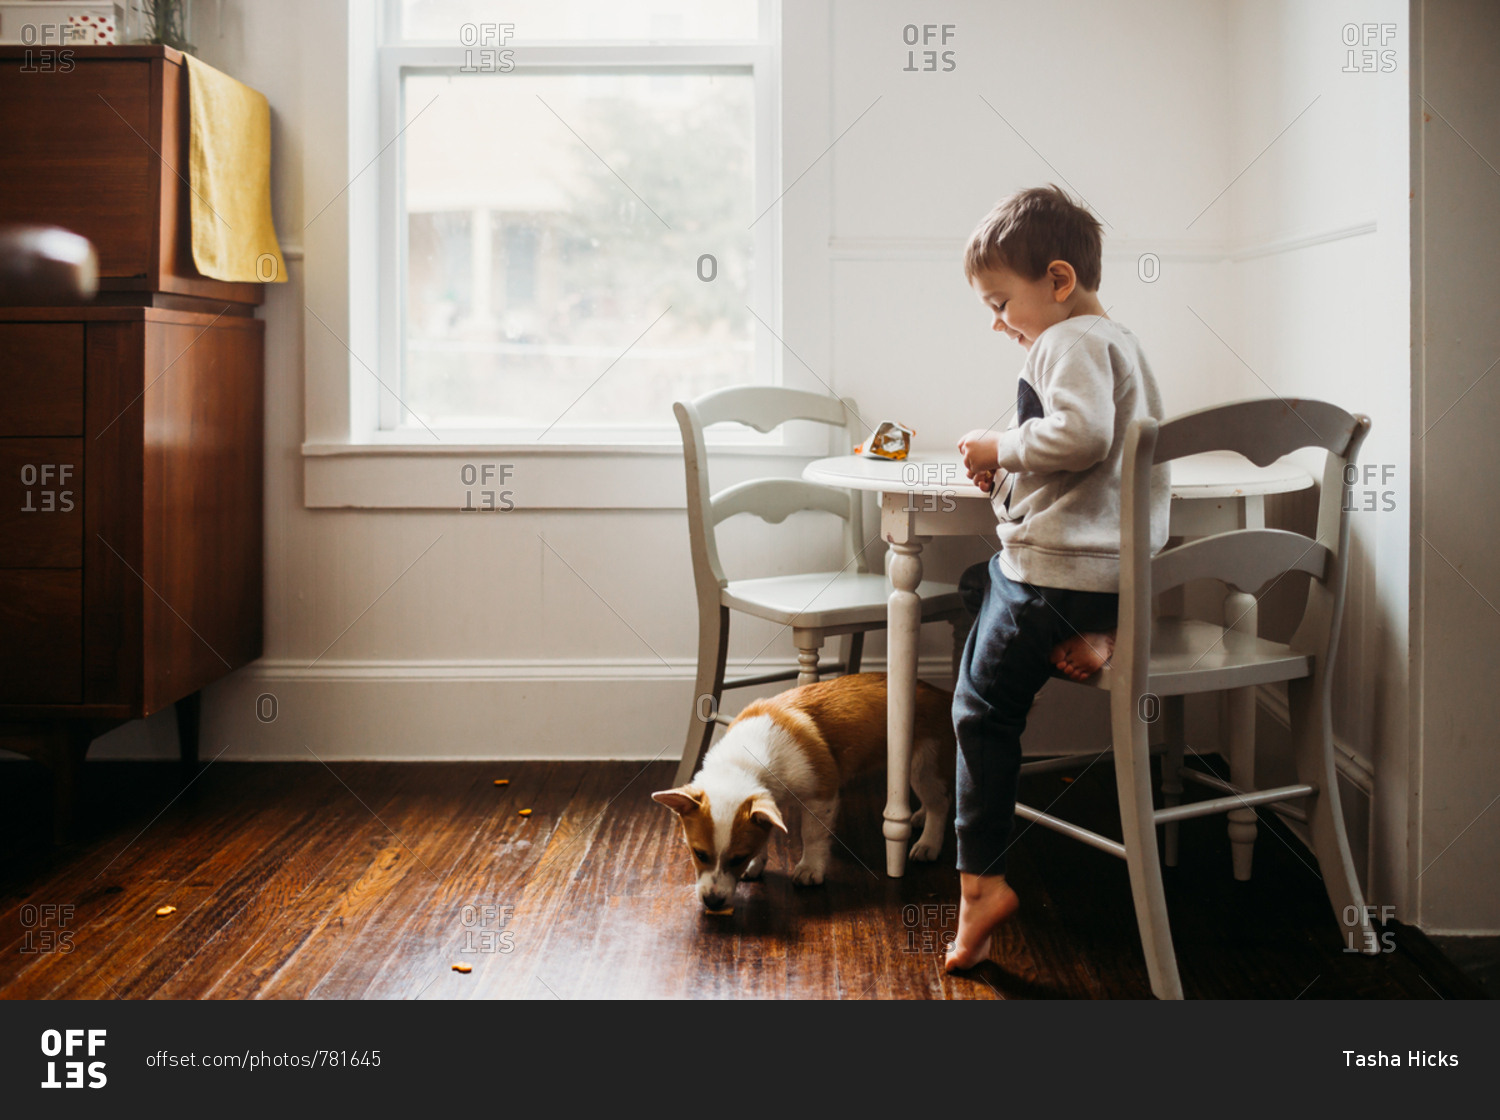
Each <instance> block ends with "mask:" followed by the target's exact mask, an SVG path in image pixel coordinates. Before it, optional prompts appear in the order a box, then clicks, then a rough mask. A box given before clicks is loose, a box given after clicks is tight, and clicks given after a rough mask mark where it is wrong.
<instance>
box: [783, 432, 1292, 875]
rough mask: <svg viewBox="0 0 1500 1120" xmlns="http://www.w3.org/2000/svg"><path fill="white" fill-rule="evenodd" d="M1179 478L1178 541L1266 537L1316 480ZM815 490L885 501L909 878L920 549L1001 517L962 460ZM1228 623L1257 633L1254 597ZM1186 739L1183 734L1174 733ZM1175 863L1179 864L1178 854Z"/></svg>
mask: <svg viewBox="0 0 1500 1120" xmlns="http://www.w3.org/2000/svg"><path fill="white" fill-rule="evenodd" d="M1171 470H1172V521H1171V532H1172V535H1173V536H1174V537H1183V538H1192V537H1202V536H1208V535H1210V534H1213V533H1222V532H1226V531H1228V530H1231V529H1244V528H1251V529H1259V528H1264V527H1265V498H1266V495H1267V494H1284V493H1289V492H1291V491H1294V490H1303V489H1306V488H1307V487H1309V486H1311V485H1312V484H1313V478H1312V476H1311V475H1310V474H1308V473H1307V472H1306V471H1304V470H1302V469H1301V468H1300V467H1298V466H1296V465H1294V464H1291V463H1288V462H1286V461H1284V460H1283V461H1281V462H1277V463H1273V464H1271V465H1270V466H1269V467H1257V466H1255V465H1254V464H1252V463H1250V462H1248V461H1247V460H1246V459H1244V458H1242V457H1241V456H1239V455H1236V454H1235V453H1233V452H1230V451H1215V452H1209V453H1207V454H1204V455H1193V456H1190V457H1188V458H1185V459H1178V460H1176V461H1175V462H1173V463H1172V464H1171ZM802 477H803V478H805V479H807V480H808V481H809V482H821V483H825V484H827V485H829V486H842V487H845V488H847V489H850V490H869V491H872V492H874V493H877V494H879V495H880V531H881V535H882V536H883V537H884V538H885V539H886V542H887V543H888V544H889V545H890V548H891V555H890V559H889V561H888V562H887V564H886V572H887V574H888V575H889V577H890V580H891V587H892V590H891V597H890V603H889V606H888V607H887V611H888V613H887V620H888V627H889V635H888V637H887V639H886V640H887V643H888V651H887V655H886V656H887V669H888V679H887V696H888V700H887V709H886V720H887V735H888V748H887V749H888V752H889V753H888V758H887V771H886V806H885V825H884V833H885V865H886V873H887V874H888V875H890V876H892V877H893V878H899V877H900V876H901V875H903V874H904V873H905V871H906V849H907V846H908V841H909V839H910V837H911V790H910V784H909V782H908V771H909V770H910V768H911V748H912V721H913V718H914V716H915V710H916V709H915V704H916V690H917V638H918V633H919V631H920V629H921V625H922V615H921V600H920V599H918V597H917V593H916V592H917V586H918V585H919V584H920V583H921V582H922V544H923V542H925V541H927V540H930V539H931V538H933V537H952V536H969V535H974V536H977V537H980V538H982V539H985V540H991V541H992V540H994V534H995V515H994V511H993V510H992V509H991V508H990V503H989V500H988V497H987V496H986V495H985V494H984V492H983V491H981V490H979V489H978V488H977V487H975V486H973V485H972V484H970V482H969V480H968V478H967V476H966V475H965V473H964V469H963V462H962V459H961V457H960V456H959V455H958V454H957V453H956V452H952V453H947V454H932V453H923V452H915V453H913V454H912V455H911V456H910V457H909V458H908V459H906V460H905V461H904V462H900V463H893V462H888V461H886V460H883V459H868V458H865V457H864V456H861V455H840V456H837V457H835V458H831V459H819V460H817V461H816V462H812V463H809V464H808V465H807V467H806V468H805V469H804V470H803V472H802ZM1224 612H1225V614H1224V617H1225V621H1226V623H1228V624H1230V625H1231V626H1232V628H1233V629H1236V630H1241V631H1244V632H1246V633H1250V634H1254V633H1255V632H1256V622H1257V619H1256V610H1255V597H1254V596H1253V595H1248V594H1243V593H1239V592H1234V593H1231V594H1230V595H1228V596H1227V597H1226V598H1225V600H1224ZM1228 723H1229V736H1228V738H1229V755H1230V760H1229V765H1230V780H1231V781H1233V782H1234V784H1235V785H1237V786H1240V787H1241V788H1253V787H1254V785H1255V775H1254V767H1255V697H1254V691H1253V690H1251V689H1239V690H1236V691H1234V692H1231V693H1230V699H1229V717H1228ZM1177 731H1178V733H1180V728H1179V729H1177ZM1229 837H1230V840H1231V842H1232V845H1233V848H1232V850H1233V853H1234V872H1235V878H1237V879H1248V878H1249V877H1250V859H1251V854H1252V852H1253V850H1254V843H1255V813H1254V811H1253V810H1240V811H1237V812H1235V813H1231V814H1230V817H1229ZM1168 855H1169V862H1176V861H1175V852H1171V853H1169V854H1168Z"/></svg>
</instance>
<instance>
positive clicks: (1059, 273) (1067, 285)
mask: <svg viewBox="0 0 1500 1120" xmlns="http://www.w3.org/2000/svg"><path fill="white" fill-rule="evenodd" d="M1047 279H1049V280H1051V281H1052V298H1053V299H1054V300H1055V301H1056V302H1058V303H1061V302H1062V301H1063V300H1065V299H1067V298H1068V297H1069V296H1070V295H1072V294H1073V293H1074V291H1076V290H1077V288H1078V273H1077V272H1075V271H1074V270H1073V266H1072V265H1070V264H1069V263H1068V262H1067V261H1053V262H1052V263H1051V264H1049V265H1048V266H1047Z"/></svg>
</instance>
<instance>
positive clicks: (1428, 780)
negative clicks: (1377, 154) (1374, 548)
mask: <svg viewBox="0 0 1500 1120" xmlns="http://www.w3.org/2000/svg"><path fill="white" fill-rule="evenodd" d="M1412 13H1413V16H1412V18H1413V21H1414V24H1415V26H1414V30H1413V38H1414V39H1415V40H1416V42H1417V43H1418V44H1419V53H1418V62H1419V68H1418V74H1417V82H1416V84H1415V86H1414V91H1415V93H1417V94H1419V95H1420V99H1418V100H1417V101H1415V102H1414V104H1413V106H1412V109H1413V112H1412V117H1411V120H1412V125H1411V127H1412V128H1413V129H1414V130H1415V135H1414V140H1415V143H1414V144H1413V147H1412V177H1413V187H1414V190H1415V200H1416V204H1415V208H1414V210H1413V218H1412V220H1413V225H1414V228H1413V231H1412V233H1413V236H1412V257H1413V268H1414V278H1413V284H1414V291H1413V293H1412V295H1413V299H1412V316H1413V324H1414V330H1415V331H1416V332H1417V336H1416V337H1417V342H1418V345H1417V346H1416V348H1415V361H1414V363H1413V395H1412V402H1413V403H1412V408H1413V419H1414V421H1415V424H1414V426H1413V431H1412V444H1411V446H1412V456H1413V460H1414V466H1415V467H1416V480H1415V483H1414V489H1415V492H1416V493H1418V494H1420V496H1421V501H1420V503H1419V506H1418V508H1417V513H1418V516H1417V517H1416V518H1415V519H1414V522H1413V525H1412V534H1411V558H1412V559H1411V571H1412V581H1411V582H1412V606H1413V613H1412V627H1411V631H1412V648H1413V654H1414V656H1413V663H1412V669H1413V671H1412V681H1413V695H1414V696H1416V697H1418V698H1419V699H1418V701H1417V702H1416V703H1415V704H1414V706H1413V712H1412V716H1413V718H1412V726H1413V729H1414V731H1415V734H1416V736H1417V737H1418V739H1419V741H1420V743H1421V745H1422V747H1421V752H1420V755H1419V757H1417V758H1415V759H1414V765H1413V767H1412V779H1411V805H1412V810H1413V812H1412V828H1411V840H1410V845H1411V847H1410V864H1409V866H1408V878H1409V880H1410V881H1411V883H1412V888H1411V892H1412V895H1413V896H1414V898H1413V905H1414V907H1415V909H1416V912H1417V915H1418V920H1419V921H1420V923H1421V925H1422V926H1423V928H1424V929H1430V930H1432V931H1434V932H1451V933H1475V932H1488V933H1494V932H1496V931H1497V930H1500V891H1497V890H1496V883H1497V882H1500V810H1497V809H1496V808H1495V807H1494V806H1495V803H1496V801H1497V800H1500V752H1497V751H1496V749H1495V747H1496V737H1495V727H1496V725H1497V724H1500V696H1497V692H1496V689H1495V687H1494V678H1495V664H1496V656H1495V648H1496V644H1497V641H1500V624H1497V617H1496V616H1497V614H1500V558H1497V553H1496V549H1495V542H1496V539H1497V537H1500V509H1497V504H1496V501H1495V489H1494V479H1495V472H1496V466H1497V464H1496V455H1497V443H1496V440H1495V420H1496V417H1497V415H1500V383H1497V380H1496V374H1495V373H1494V372H1493V368H1494V365H1495V363H1496V361H1497V359H1500V313H1497V311H1496V300H1495V294H1496V292H1495V288H1496V286H1495V277H1494V262H1495V260H1496V259H1497V257H1500V171H1497V170H1496V169H1497V167H1500V118H1497V116H1496V113H1495V106H1496V105H1497V104H1500V66H1497V65H1496V60H1497V59H1500V8H1497V6H1496V5H1494V4H1492V3H1486V2H1476V0H1419V2H1417V3H1414V4H1413V5H1412ZM1486 374H1488V376H1486Z"/></svg>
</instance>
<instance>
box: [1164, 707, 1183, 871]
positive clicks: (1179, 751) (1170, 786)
mask: <svg viewBox="0 0 1500 1120" xmlns="http://www.w3.org/2000/svg"><path fill="white" fill-rule="evenodd" d="M1161 709H1162V711H1161V717H1162V736H1163V743H1164V745H1165V746H1166V748H1167V749H1166V753H1164V754H1163V755H1162V756H1161V801H1162V804H1163V805H1165V806H1166V807H1167V808H1169V809H1170V808H1171V807H1172V806H1174V805H1181V804H1182V756H1183V751H1184V750H1185V749H1186V747H1187V739H1186V721H1185V719H1184V713H1183V698H1182V697H1181V696H1164V697H1162V701H1161ZM1162 833H1163V837H1162V840H1163V843H1162V862H1163V863H1165V864H1166V865H1167V866H1168V867H1176V866H1177V822H1176V821H1169V822H1168V823H1166V824H1164V825H1162Z"/></svg>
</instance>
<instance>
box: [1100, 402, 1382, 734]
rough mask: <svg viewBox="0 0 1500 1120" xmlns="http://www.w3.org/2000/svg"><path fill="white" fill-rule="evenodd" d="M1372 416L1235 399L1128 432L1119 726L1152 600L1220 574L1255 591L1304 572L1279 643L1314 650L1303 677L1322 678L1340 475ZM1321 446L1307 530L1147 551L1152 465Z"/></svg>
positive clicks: (1337, 557) (1144, 644) (1335, 608)
mask: <svg viewBox="0 0 1500 1120" xmlns="http://www.w3.org/2000/svg"><path fill="white" fill-rule="evenodd" d="M1369 430H1370V418H1369V417H1368V416H1363V415H1351V414H1350V413H1347V412H1345V411H1344V410H1343V409H1341V408H1338V407H1337V406H1336V405H1332V404H1328V403H1326V402H1324V401H1308V400H1296V401H1283V400H1277V399H1270V400H1264V401H1240V402H1238V403H1236V404H1230V405H1224V406H1222V407H1219V408H1212V409H1203V410H1200V411H1198V412H1193V413H1188V414H1187V415H1185V416H1181V417H1177V418H1176V419H1173V420H1169V421H1166V422H1164V423H1160V424H1158V422H1157V421H1156V420H1151V419H1144V420H1136V421H1133V422H1132V423H1131V424H1130V426H1129V427H1128V428H1127V429H1126V434H1125V457H1124V463H1123V470H1122V478H1121V491H1120V538H1121V540H1120V613H1119V619H1120V628H1119V635H1118V637H1117V639H1116V642H1115V654H1114V658H1113V665H1114V678H1115V683H1114V684H1112V686H1111V691H1112V693H1114V695H1113V696H1112V698H1111V704H1112V705H1113V706H1114V707H1113V710H1114V714H1115V716H1116V717H1117V718H1118V719H1119V720H1121V721H1123V723H1122V725H1127V724H1128V723H1129V721H1130V720H1131V719H1132V718H1133V717H1132V712H1133V711H1135V709H1134V708H1133V706H1132V705H1134V704H1135V703H1136V702H1137V701H1138V700H1139V698H1140V697H1141V696H1143V695H1145V693H1146V692H1147V691H1149V687H1150V660H1151V655H1150V650H1151V618H1152V609H1151V608H1152V601H1153V599H1154V597H1155V595H1156V594H1157V593H1158V592H1160V591H1162V590H1165V589H1166V588H1168V587H1171V586H1180V585H1181V584H1183V583H1185V582H1187V581H1189V580H1192V579H1204V578H1208V579H1218V580H1223V581H1225V582H1228V583H1232V584H1233V585H1235V586H1237V587H1238V588H1240V590H1242V591H1252V592H1253V591H1255V590H1258V589H1260V588H1262V587H1264V586H1265V584H1266V583H1267V582H1269V581H1270V580H1271V579H1274V578H1275V577H1276V576H1277V575H1279V574H1281V573H1283V572H1287V571H1302V572H1307V573H1308V574H1309V575H1311V576H1312V577H1313V578H1312V580H1311V581H1309V583H1308V589H1307V604H1306V606H1305V608H1304V609H1303V613H1302V618H1301V620H1300V622H1299V623H1298V625H1297V629H1296V632H1295V633H1294V634H1293V635H1292V637H1291V638H1290V639H1289V640H1288V642H1287V644H1288V645H1289V646H1290V647H1291V648H1292V649H1293V650H1295V651H1297V652H1299V653H1304V654H1307V655H1309V656H1310V657H1312V658H1313V677H1314V679H1315V680H1317V681H1319V682H1321V683H1320V685H1319V686H1320V687H1323V686H1326V684H1327V681H1328V679H1329V674H1330V673H1331V671H1332V665H1333V658H1334V653H1335V651H1336V650H1337V648H1338V639H1339V628H1340V625H1341V622H1342V616H1343V607H1344V587H1345V583H1346V581H1347V577H1348V566H1349V511H1348V507H1347V505H1346V504H1345V502H1344V490H1345V481H1344V479H1345V474H1346V472H1347V471H1348V469H1349V468H1350V467H1351V466H1352V465H1354V464H1355V463H1356V462H1357V461H1358V457H1359V449H1360V446H1361V445H1362V444H1363V443H1364V439H1365V437H1366V435H1368V434H1369ZM1314 446H1316V447H1321V448H1322V449H1323V450H1324V451H1325V452H1326V455H1325V458H1324V467H1323V475H1322V478H1321V479H1320V484H1321V489H1320V492H1319V497H1318V519H1317V529H1316V535H1315V536H1314V537H1312V538H1309V537H1306V536H1303V535H1302V534H1300V533H1289V532H1286V531H1284V530H1274V529H1272V530H1266V529H1259V530H1236V531H1234V532H1230V533H1222V534H1219V535H1218V536H1215V537H1208V538H1205V539H1203V540H1200V541H1195V542H1192V543H1190V544H1187V545H1182V546H1179V547H1177V548H1174V549H1171V550H1169V551H1166V552H1163V553H1161V554H1159V555H1158V556H1156V557H1154V558H1153V557H1152V556H1151V552H1150V548H1151V471H1152V467H1153V464H1156V463H1163V462H1168V461H1170V460H1172V459H1177V458H1181V457H1182V456H1184V455H1196V454H1198V453H1200V452H1204V451H1225V450H1227V451H1237V452H1239V453H1240V454H1241V455H1243V456H1245V458H1247V459H1249V460H1250V461H1251V462H1252V463H1255V464H1256V465H1258V466H1266V465H1268V464H1270V463H1273V462H1275V461H1276V460H1277V459H1278V458H1280V457H1281V456H1283V455H1285V454H1288V453H1289V452H1292V451H1295V450H1297V449H1298V448H1301V447H1314Z"/></svg>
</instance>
